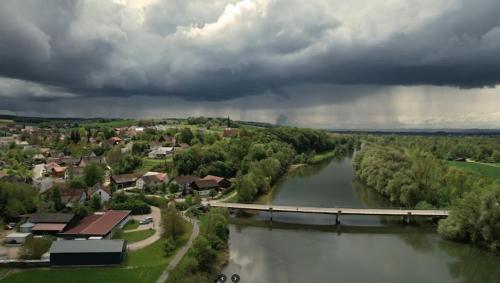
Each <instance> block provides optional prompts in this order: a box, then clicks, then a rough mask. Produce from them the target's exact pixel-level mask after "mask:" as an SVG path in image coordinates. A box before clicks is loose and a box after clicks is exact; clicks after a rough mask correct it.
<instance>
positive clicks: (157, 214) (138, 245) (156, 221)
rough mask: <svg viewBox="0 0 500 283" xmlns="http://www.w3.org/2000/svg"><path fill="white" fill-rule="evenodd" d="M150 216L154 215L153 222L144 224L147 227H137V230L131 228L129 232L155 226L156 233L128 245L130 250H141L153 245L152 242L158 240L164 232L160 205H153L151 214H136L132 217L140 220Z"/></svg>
mask: <svg viewBox="0 0 500 283" xmlns="http://www.w3.org/2000/svg"><path fill="white" fill-rule="evenodd" d="M148 216H151V217H153V223H150V224H148V225H142V226H145V227H146V228H142V227H140V228H137V229H135V230H129V232H131V231H137V230H144V229H149V228H153V229H155V233H154V234H153V235H152V236H151V237H149V238H147V239H144V240H142V241H139V242H135V243H132V244H130V245H128V250H129V251H136V250H140V249H142V248H144V247H147V246H149V245H151V244H152V243H154V242H156V241H158V240H159V239H160V238H161V234H162V233H163V228H162V227H161V210H160V209H159V208H158V207H156V206H151V214H147V215H134V216H133V217H132V218H134V219H137V220H140V219H142V218H145V217H148Z"/></svg>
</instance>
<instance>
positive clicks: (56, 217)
mask: <svg viewBox="0 0 500 283" xmlns="http://www.w3.org/2000/svg"><path fill="white" fill-rule="evenodd" d="M73 217H75V215H74V214H73V213H38V214H32V215H31V216H30V218H29V220H28V221H29V222H31V223H35V224H36V223H69V222H70V221H71V219H73Z"/></svg>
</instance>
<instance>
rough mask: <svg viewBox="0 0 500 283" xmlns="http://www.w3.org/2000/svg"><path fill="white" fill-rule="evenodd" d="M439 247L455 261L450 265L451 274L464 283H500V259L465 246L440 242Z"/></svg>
mask: <svg viewBox="0 0 500 283" xmlns="http://www.w3.org/2000/svg"><path fill="white" fill-rule="evenodd" d="M439 247H440V248H441V249H442V250H444V251H445V252H446V253H447V254H448V255H449V256H451V257H452V258H453V259H454V261H452V262H450V263H448V270H449V272H450V274H451V275H452V276H453V277H454V278H456V279H458V280H460V282H463V283H498V282H500V258H499V257H498V256H495V255H493V254H490V253H487V252H484V251H481V250H479V249H477V248H475V247H472V246H468V245H465V244H458V243H453V242H450V241H444V240H443V241H440V242H439Z"/></svg>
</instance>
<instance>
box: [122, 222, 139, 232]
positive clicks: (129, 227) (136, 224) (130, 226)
mask: <svg viewBox="0 0 500 283" xmlns="http://www.w3.org/2000/svg"><path fill="white" fill-rule="evenodd" d="M137 228H139V221H137V220H135V219H132V220H130V221H129V222H128V223H127V225H125V227H123V230H125V231H127V230H134V229H137Z"/></svg>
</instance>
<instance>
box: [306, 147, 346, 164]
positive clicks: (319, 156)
mask: <svg viewBox="0 0 500 283" xmlns="http://www.w3.org/2000/svg"><path fill="white" fill-rule="evenodd" d="M338 155H339V153H338V150H337V149H332V150H329V151H324V152H320V153H316V154H314V155H313V156H312V157H311V158H309V160H308V161H307V163H310V164H315V163H319V162H322V161H325V160H327V159H331V158H334V157H339V156H338Z"/></svg>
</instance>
